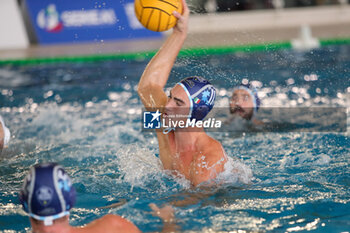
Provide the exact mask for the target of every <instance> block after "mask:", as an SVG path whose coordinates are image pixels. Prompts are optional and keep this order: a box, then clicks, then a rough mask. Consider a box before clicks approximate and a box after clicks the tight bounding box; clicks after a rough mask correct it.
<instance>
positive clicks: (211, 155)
mask: <svg viewBox="0 0 350 233" xmlns="http://www.w3.org/2000/svg"><path fill="white" fill-rule="evenodd" d="M200 145H201V148H200V150H201V151H202V153H203V154H204V155H205V158H206V161H207V162H209V163H215V162H217V161H218V160H221V159H225V158H226V156H225V152H224V149H223V147H222V145H221V143H220V142H219V141H217V140H215V139H214V138H212V137H210V136H208V135H206V137H202V138H201V142H200Z"/></svg>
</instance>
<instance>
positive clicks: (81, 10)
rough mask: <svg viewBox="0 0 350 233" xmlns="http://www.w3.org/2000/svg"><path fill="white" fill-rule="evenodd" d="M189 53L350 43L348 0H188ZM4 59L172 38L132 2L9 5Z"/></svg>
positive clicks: (0, 18)
mask: <svg viewBox="0 0 350 233" xmlns="http://www.w3.org/2000/svg"><path fill="white" fill-rule="evenodd" d="M188 4H189V7H190V10H191V12H192V16H191V19H190V30H189V38H188V40H187V42H186V44H185V47H206V46H236V45H246V44H262V43H273V42H285V41H291V40H293V39H295V38H298V37H301V35H302V34H301V33H303V35H304V37H305V35H306V34H307V36H309V37H311V36H315V37H316V38H321V39H334V38H341V39H344V38H349V37H350V7H349V1H348V0H188ZM0 30H1V32H2V33H1V37H0V60H1V61H2V62H4V61H7V60H18V59H22V60H23V59H26V58H29V57H30V58H37V57H55V56H74V55H92V54H115V53H125V52H140V51H149V50H155V49H157V48H159V46H160V45H161V43H162V41H163V40H164V38H165V35H166V33H169V32H170V31H171V30H169V31H168V32H166V33H157V32H151V31H149V30H147V29H145V28H143V27H142V25H141V24H140V23H139V22H138V20H137V19H136V17H135V13H134V7H133V0H120V1H112V0H105V1H84V0H76V1H73V2H72V1H69V0H61V1H58V0H50V1H34V0H2V1H1V2H0Z"/></svg>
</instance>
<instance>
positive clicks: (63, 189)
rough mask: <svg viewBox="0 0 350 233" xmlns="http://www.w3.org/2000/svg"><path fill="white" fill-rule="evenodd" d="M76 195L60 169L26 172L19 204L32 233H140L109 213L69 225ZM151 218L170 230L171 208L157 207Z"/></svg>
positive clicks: (38, 168)
mask: <svg viewBox="0 0 350 233" xmlns="http://www.w3.org/2000/svg"><path fill="white" fill-rule="evenodd" d="M75 199H76V192H75V189H74V187H73V186H72V183H71V179H70V177H69V176H68V174H67V173H66V172H65V171H64V169H63V168H62V167H61V166H59V165H58V164H55V163H47V164H38V165H35V166H34V167H32V168H31V169H30V172H29V174H28V175H27V177H26V178H25V180H24V183H23V187H22V189H21V191H20V201H21V203H22V205H23V209H24V211H26V212H27V213H28V214H29V218H30V223H31V226H32V230H33V232H35V233H48V232H50V233H56V232H57V233H62V232H67V233H68V232H69V233H85V232H86V233H89V232H91V233H99V232H101V233H108V232H126V233H133V232H135V233H136V232H140V230H139V229H138V228H137V227H136V226H135V225H134V224H133V223H131V222H130V221H128V220H126V219H124V218H122V217H120V216H117V215H113V214H108V215H105V216H103V217H101V218H99V219H97V220H95V221H93V222H91V223H89V224H87V225H86V226H83V227H73V226H71V225H70V224H69V211H70V209H71V208H72V207H73V206H74V204H75ZM150 207H151V208H152V209H153V210H154V211H156V212H155V213H154V215H156V216H158V217H160V218H162V220H163V221H164V229H165V230H167V229H173V225H174V224H172V220H173V216H174V214H173V209H172V208H170V207H164V208H161V209H160V208H158V207H157V206H156V205H154V204H152V205H150Z"/></svg>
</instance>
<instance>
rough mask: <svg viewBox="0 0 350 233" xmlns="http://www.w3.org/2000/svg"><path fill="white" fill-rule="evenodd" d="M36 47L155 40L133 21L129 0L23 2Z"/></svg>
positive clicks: (158, 34)
mask: <svg viewBox="0 0 350 233" xmlns="http://www.w3.org/2000/svg"><path fill="white" fill-rule="evenodd" d="M26 8H27V13H28V15H29V18H30V20H31V24H32V26H33V27H34V31H35V34H36V37H37V40H38V43H39V44H51V43H72V42H73V43H74V42H88V41H90V42H104V41H107V40H120V39H123V40H128V39H136V38H150V37H153V38H157V37H161V35H162V34H161V33H159V32H152V31H149V30H147V29H146V28H144V27H143V26H142V25H141V24H140V23H139V21H138V20H137V18H136V16H135V12H134V1H133V0H103V1H98V0H26Z"/></svg>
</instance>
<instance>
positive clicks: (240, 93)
mask: <svg viewBox="0 0 350 233" xmlns="http://www.w3.org/2000/svg"><path fill="white" fill-rule="evenodd" d="M259 108H260V98H259V97H258V92H257V89H256V88H255V87H254V86H253V85H252V84H250V83H248V84H241V85H239V86H237V87H235V88H234V89H233V93H232V96H231V99H230V113H231V114H233V115H237V116H240V117H241V118H243V119H246V120H251V119H252V118H253V116H254V114H256V113H257V112H258V110H259Z"/></svg>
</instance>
